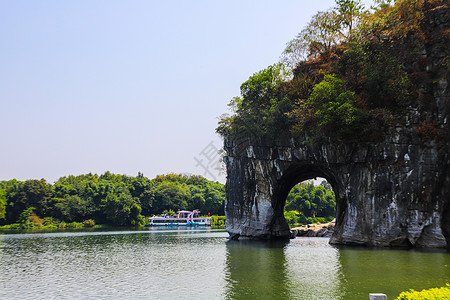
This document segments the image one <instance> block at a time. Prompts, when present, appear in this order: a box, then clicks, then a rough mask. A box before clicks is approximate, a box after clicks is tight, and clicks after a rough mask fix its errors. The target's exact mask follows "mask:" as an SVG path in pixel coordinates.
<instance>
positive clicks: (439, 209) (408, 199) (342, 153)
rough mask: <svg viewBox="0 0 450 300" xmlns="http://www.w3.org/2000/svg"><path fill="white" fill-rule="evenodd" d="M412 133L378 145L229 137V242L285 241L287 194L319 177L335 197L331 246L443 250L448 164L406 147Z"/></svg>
mask: <svg viewBox="0 0 450 300" xmlns="http://www.w3.org/2000/svg"><path fill="white" fill-rule="evenodd" d="M411 130H412V129H411V128H409V129H408V128H403V129H399V128H398V129H396V130H395V131H393V132H391V133H390V134H388V135H387V136H386V140H385V141H383V142H382V143H381V142H380V143H362V142H355V141H354V142H342V141H341V142H339V141H333V140H331V139H329V140H327V141H326V142H323V143H313V144H311V143H308V142H306V140H307V139H305V138H303V139H302V138H298V139H292V138H289V139H288V138H286V139H284V142H283V140H282V139H279V141H278V142H276V143H275V142H273V143H267V142H262V141H256V140H253V139H250V138H247V139H240V140H232V139H227V140H226V141H225V147H224V148H225V150H226V153H227V156H225V163H226V166H227V184H226V194H227V199H226V204H225V212H226V216H227V219H226V229H227V231H228V232H229V234H230V236H231V238H238V237H252V238H278V237H288V236H289V235H290V230H289V227H288V225H287V223H286V221H285V219H284V214H283V208H284V201H285V199H286V196H287V194H288V193H289V191H290V190H291V188H292V187H293V186H294V185H295V184H296V183H298V182H300V181H302V180H305V179H309V178H314V177H324V178H326V179H327V180H328V181H329V182H330V184H331V185H332V187H333V190H334V191H335V194H336V198H337V199H336V202H337V223H336V227H335V231H334V233H333V236H332V237H331V239H330V242H331V243H335V244H363V245H369V246H416V247H446V246H447V241H446V238H445V237H444V234H445V235H448V234H447V233H448V232H449V229H448V227H449V225H448V224H449V222H448V220H447V219H448V215H449V210H448V208H447V207H448V202H449V200H448V198H447V197H448V194H449V174H448V173H449V172H448V171H449V168H448V163H446V164H445V163H444V164H442V163H439V162H440V161H441V159H440V158H439V157H440V156H439V154H438V153H437V152H436V149H434V148H433V147H424V146H422V145H421V144H420V143H419V141H412V140H411V136H412V135H411ZM405 137H408V138H406V139H405ZM446 220H447V221H446ZM444 227H445V228H444Z"/></svg>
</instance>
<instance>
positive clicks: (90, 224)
mask: <svg viewBox="0 0 450 300" xmlns="http://www.w3.org/2000/svg"><path fill="white" fill-rule="evenodd" d="M83 226H84V227H87V228H92V227H94V226H95V221H94V220H92V219H89V220H84V221H83Z"/></svg>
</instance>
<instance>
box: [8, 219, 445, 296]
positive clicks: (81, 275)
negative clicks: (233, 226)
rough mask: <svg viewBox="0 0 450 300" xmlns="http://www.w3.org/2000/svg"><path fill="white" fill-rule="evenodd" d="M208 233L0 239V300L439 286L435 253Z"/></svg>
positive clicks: (357, 292) (439, 258)
mask: <svg viewBox="0 0 450 300" xmlns="http://www.w3.org/2000/svg"><path fill="white" fill-rule="evenodd" d="M227 236H228V234H227V233H226V232H224V231H221V230H212V229H190V228H179V229H153V228H152V229H147V230H145V231H107V232H104V231H103V232H65V233H42V234H7V235H0V298H2V299H31V298H34V299H94V298H95V299H118V298H121V299H175V298H178V299H368V298H369V296H368V294H369V293H370V292H383V293H386V294H387V295H388V299H394V298H395V297H396V296H397V295H398V294H399V293H400V292H401V291H403V290H408V289H410V288H414V289H416V290H417V289H418V290H421V289H424V288H430V287H436V286H444V285H445V283H446V282H450V254H449V253H448V252H444V251H441V252H439V251H428V252H426V251H408V250H387V249H384V250H380V249H378V250H368V249H364V248H338V247H333V246H330V245H328V239H325V238H297V239H294V240H290V241H288V242H258V241H228V240H227V239H226V238H227Z"/></svg>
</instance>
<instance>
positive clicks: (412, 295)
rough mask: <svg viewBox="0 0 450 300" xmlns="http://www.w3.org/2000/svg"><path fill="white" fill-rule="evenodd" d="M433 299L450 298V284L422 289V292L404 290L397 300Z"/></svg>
mask: <svg viewBox="0 0 450 300" xmlns="http://www.w3.org/2000/svg"><path fill="white" fill-rule="evenodd" d="M432 299H450V284H448V283H447V286H445V287H441V288H433V289H428V290H422V291H421V292H418V291H415V290H410V291H409V292H402V293H401V294H400V295H399V296H398V297H397V299H396V300H432Z"/></svg>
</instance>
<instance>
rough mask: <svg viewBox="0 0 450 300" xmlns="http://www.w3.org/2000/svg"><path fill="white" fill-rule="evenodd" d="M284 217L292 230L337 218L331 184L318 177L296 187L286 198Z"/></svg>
mask: <svg viewBox="0 0 450 300" xmlns="http://www.w3.org/2000/svg"><path fill="white" fill-rule="evenodd" d="M284 217H285V219H286V221H287V223H288V225H289V227H291V228H292V227H298V226H302V225H307V224H313V223H314V224H316V223H321V224H325V223H329V222H331V221H332V220H333V219H335V218H336V200H335V195H334V191H333V188H332V186H331V184H330V183H328V181H327V180H326V179H325V178H322V177H317V178H314V179H310V180H305V181H302V182H299V183H297V184H296V185H294V187H293V188H292V189H291V191H290V192H289V194H288V196H287V197H286V201H285V206H284ZM316 227H317V226H316ZM316 227H315V228H316Z"/></svg>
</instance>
